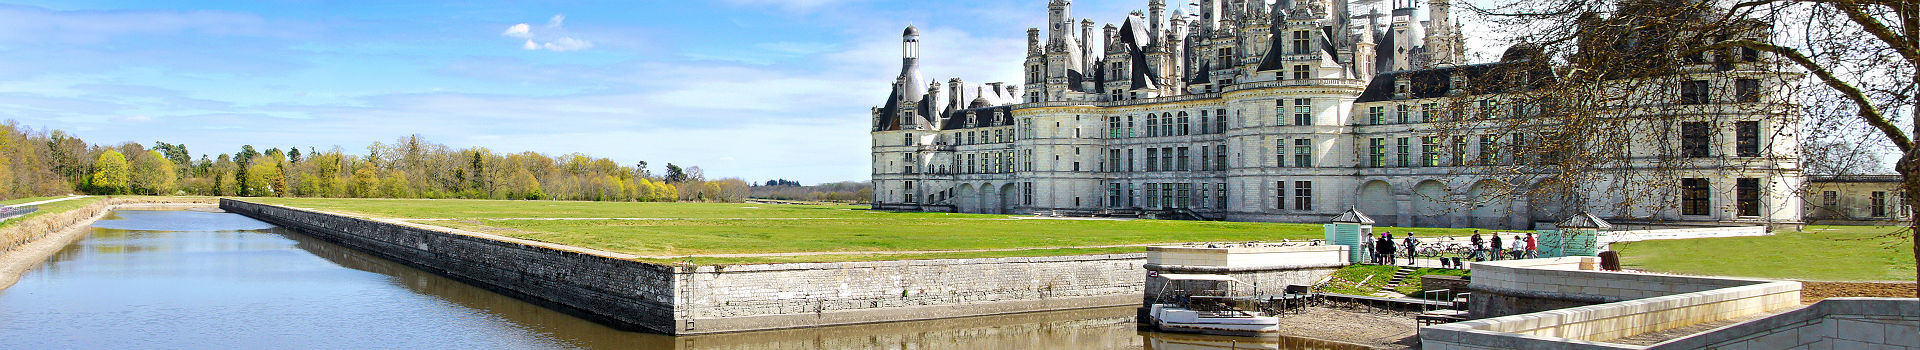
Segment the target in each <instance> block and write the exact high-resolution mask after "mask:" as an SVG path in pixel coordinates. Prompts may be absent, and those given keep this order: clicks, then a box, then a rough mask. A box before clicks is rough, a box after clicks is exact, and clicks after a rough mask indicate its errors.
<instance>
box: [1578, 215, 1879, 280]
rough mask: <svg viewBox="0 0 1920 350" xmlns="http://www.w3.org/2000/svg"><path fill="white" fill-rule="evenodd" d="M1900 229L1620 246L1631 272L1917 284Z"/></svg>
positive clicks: (1818, 230)
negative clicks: (1898, 281) (1634, 270)
mask: <svg viewBox="0 0 1920 350" xmlns="http://www.w3.org/2000/svg"><path fill="white" fill-rule="evenodd" d="M1902 231H1903V228H1902V227H1898V226H1808V227H1807V229H1806V232H1779V233H1776V234H1774V235H1772V236H1761V237H1732V238H1704V239H1686V240H1662V241H1645V242H1631V243H1620V244H1615V245H1614V246H1613V249H1614V250H1616V251H1619V252H1620V260H1621V263H1622V264H1623V265H1624V266H1625V267H1627V268H1638V269H1645V270H1649V271H1661V272H1673V273H1685V274H1698V275H1720V276H1741V277H1760V278H1786V279H1799V280H1814V281H1880V280H1904V281H1911V280H1913V273H1914V271H1913V270H1914V261H1913V251H1912V250H1911V249H1913V241H1912V240H1911V238H1908V237H1909V236H1906V235H1904V234H1902V233H1901V232H1902Z"/></svg>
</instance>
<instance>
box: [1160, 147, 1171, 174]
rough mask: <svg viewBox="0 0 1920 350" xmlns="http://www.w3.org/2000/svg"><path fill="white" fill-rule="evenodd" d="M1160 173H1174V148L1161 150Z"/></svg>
mask: <svg viewBox="0 0 1920 350" xmlns="http://www.w3.org/2000/svg"><path fill="white" fill-rule="evenodd" d="M1160 171H1173V147H1167V148H1161V149H1160Z"/></svg>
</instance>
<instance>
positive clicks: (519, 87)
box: [0, 0, 1146, 183]
mask: <svg viewBox="0 0 1920 350" xmlns="http://www.w3.org/2000/svg"><path fill="white" fill-rule="evenodd" d="M1145 3H1146V1H1145V0H1139V1H1130V0H1129V1H1093V0H1082V1H1077V2H1076V4H1075V15H1077V16H1078V17H1091V18H1095V19H1097V20H1101V21H1102V22H1118V21H1119V20H1120V19H1121V18H1123V16H1124V15H1125V13H1126V12H1129V11H1133V10H1135V9H1144V7H1145ZM1045 6H1046V1H1045V0H976V1H969V2H964V3H962V2H949V1H893V2H886V1H862V0H716V1H609V2H591V1H514V2H491V1H448V2H431V1H390V0H388V1H304V0H259V1H154V0H147V1H96V0H60V1H27V2H14V3H12V4H6V5H0V57H6V58H7V62H6V63H5V64H0V119H11V120H14V121H17V122H19V123H21V124H24V125H26V126H31V127H34V128H53V129H61V130H66V131H67V132H70V133H74V134H77V135H79V136H81V137H83V138H85V139H86V140H88V141H90V142H95V143H107V144H117V143H120V142H127V141H132V142H139V143H142V144H147V145H151V144H153V142H154V141H165V142H169V143H184V144H186V145H187V146H188V149H189V150H190V151H192V152H193V153H194V154H196V155H198V154H218V153H232V152H234V151H236V150H237V149H238V148H239V147H240V145H243V144H251V145H254V146H255V147H259V148H263V149H264V148H269V147H278V148H287V147H295V146H298V147H301V148H307V147H313V148H319V149H323V150H324V149H329V148H333V147H334V146H339V147H342V148H343V149H344V150H346V151H347V152H349V153H355V154H362V153H364V152H365V147H366V145H368V144H369V143H372V142H375V141H380V142H391V141H392V140H394V139H397V138H399V137H402V136H405V135H408V134H416V133H417V134H421V135H423V136H425V137H426V138H427V139H429V140H431V141H434V142H439V143H444V144H448V145H450V146H453V147H457V148H464V147H471V146H482V147H487V148H489V149H492V150H494V151H496V152H519V151H536V152H542V153H549V154H563V153H571V152H582V153H585V154H589V155H594V156H600V157H611V158H613V159H614V160H617V161H619V162H621V163H624V164H632V163H634V162H636V161H643V160H644V161H647V162H649V163H650V164H655V166H654V167H655V168H656V169H655V170H656V171H658V169H657V168H659V167H663V166H664V164H666V163H670V162H671V163H677V164H682V165H698V166H700V167H702V168H703V169H704V170H705V171H706V174H708V175H709V176H713V177H742V178H746V179H748V180H750V181H764V180H767V179H772V178H787V179H793V180H798V181H801V182H805V183H816V182H827V181H843V180H865V179H866V178H867V177H868V173H869V168H868V159H869V155H868V143H869V137H868V134H867V130H868V129H867V122H868V118H869V116H868V109H869V108H870V107H873V106H875V105H878V104H880V103H882V102H885V97H886V94H887V91H888V84H889V83H890V82H891V78H892V76H893V75H894V74H897V73H898V72H899V70H898V69H899V68H898V67H899V35H900V34H899V33H900V29H901V28H903V27H904V26H906V25H908V24H909V23H911V24H915V25H918V26H919V27H920V29H921V32H922V36H923V38H922V41H923V47H922V55H923V56H925V57H923V64H922V66H923V67H924V69H923V71H922V73H923V74H924V75H925V76H926V77H927V78H928V79H941V80H944V79H946V78H948V77H960V78H962V79H965V80H967V81H968V82H975V83H982V82H990V81H1007V82H1013V81H1017V79H1019V65H1020V61H1021V60H1022V59H1023V58H1024V55H1025V35H1026V33H1025V29H1026V28H1027V27H1035V26H1040V25H1041V24H1042V22H1043V21H1044V20H1045V13H1044V10H1045Z"/></svg>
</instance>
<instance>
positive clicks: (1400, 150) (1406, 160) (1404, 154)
mask: <svg viewBox="0 0 1920 350" xmlns="http://www.w3.org/2000/svg"><path fill="white" fill-rule="evenodd" d="M1398 141H1399V142H1400V143H1399V144H1398V145H1396V146H1397V147H1396V148H1395V150H1396V151H1397V152H1395V153H1397V155H1396V156H1395V157H1394V158H1393V159H1394V161H1395V162H1398V163H1399V166H1400V167H1402V168H1405V167H1408V166H1412V163H1413V157H1412V155H1413V145H1412V144H1408V143H1407V141H1408V140H1407V138H1405V137H1402V138H1400V139H1399V140H1398Z"/></svg>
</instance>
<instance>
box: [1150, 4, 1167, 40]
mask: <svg viewBox="0 0 1920 350" xmlns="http://www.w3.org/2000/svg"><path fill="white" fill-rule="evenodd" d="M1147 13H1148V14H1149V15H1150V17H1147V32H1148V33H1151V34H1153V36H1154V37H1159V36H1160V35H1161V33H1165V30H1166V29H1167V26H1166V25H1165V24H1162V23H1164V20H1165V19H1166V17H1163V15H1166V13H1167V0H1148V1H1147Z"/></svg>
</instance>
